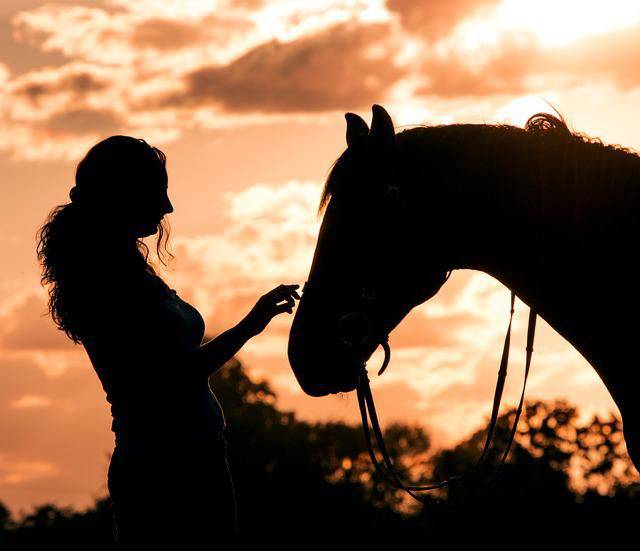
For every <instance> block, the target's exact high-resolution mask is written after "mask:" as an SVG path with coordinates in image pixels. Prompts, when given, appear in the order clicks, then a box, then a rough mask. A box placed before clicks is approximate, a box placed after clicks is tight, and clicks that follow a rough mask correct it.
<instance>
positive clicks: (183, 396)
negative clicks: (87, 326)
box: [82, 289, 225, 441]
mask: <svg viewBox="0 0 640 551" xmlns="http://www.w3.org/2000/svg"><path fill="white" fill-rule="evenodd" d="M111 300H113V297H111ZM106 302H107V301H106V300H105V301H104V304H103V306H104V308H101V311H106V312H108V314H106V317H105V318H104V319H102V323H101V326H100V327H101V329H100V330H99V331H96V332H95V333H94V334H93V335H92V336H87V337H83V339H82V343H83V345H84V347H85V349H86V351H87V354H88V355H89V358H90V360H91V363H92V364H93V367H94V369H95V371H96V373H97V374H98V377H99V379H100V382H101V383H102V388H103V389H104V391H105V393H106V398H107V401H108V402H109V403H110V404H111V415H112V417H113V422H112V425H111V429H112V430H113V432H115V433H116V441H117V438H118V436H121V437H122V436H125V435H126V436H131V435H136V434H137V435H139V436H141V437H145V438H155V437H161V438H166V437H172V436H175V437H180V438H185V437H186V438H189V437H191V436H193V437H201V436H205V435H212V434H215V435H217V434H219V433H220V431H221V430H222V429H224V426H225V419H224V414H223V412H222V408H221V407H220V404H219V402H218V400H217V399H216V397H215V394H214V393H213V391H212V390H211V388H210V387H209V383H208V375H207V374H206V373H202V372H198V371H197V370H196V368H195V367H194V366H190V365H189V363H188V361H187V357H186V353H188V352H190V351H193V350H194V349H195V348H197V347H198V346H200V344H201V343H202V340H203V337H204V320H203V318H202V316H201V315H200V313H199V312H198V310H196V308H194V307H193V306H191V305H190V304H189V303H187V302H186V301H184V300H182V299H181V298H180V297H179V296H178V294H177V292H176V291H175V289H171V290H170V293H169V296H167V298H166V299H165V300H164V301H162V302H161V303H159V304H156V303H154V304H153V305H148V304H147V305H143V304H142V303H141V302H140V301H136V300H135V299H133V300H124V301H120V302H121V303H119V304H118V303H116V304H106Z"/></svg>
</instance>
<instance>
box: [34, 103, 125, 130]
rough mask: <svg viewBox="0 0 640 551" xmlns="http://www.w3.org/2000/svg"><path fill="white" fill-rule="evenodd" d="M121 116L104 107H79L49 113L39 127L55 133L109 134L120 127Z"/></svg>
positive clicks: (122, 122)
mask: <svg viewBox="0 0 640 551" xmlns="http://www.w3.org/2000/svg"><path fill="white" fill-rule="evenodd" d="M123 125H124V121H123V120H122V119H121V117H120V116H119V115H118V114H117V113H115V112H113V111H109V110H106V109H91V108H79V109H69V110H68V111H61V112H59V113H55V114H53V115H51V116H50V117H49V118H48V119H47V120H45V121H44V122H42V123H40V124H39V128H40V129H42V130H44V131H46V132H50V133H51V134H56V135H83V134H95V133H99V134H110V133H113V132H115V131H116V130H118V129H119V128H122V126H123Z"/></svg>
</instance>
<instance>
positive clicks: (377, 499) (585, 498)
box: [0, 360, 640, 551]
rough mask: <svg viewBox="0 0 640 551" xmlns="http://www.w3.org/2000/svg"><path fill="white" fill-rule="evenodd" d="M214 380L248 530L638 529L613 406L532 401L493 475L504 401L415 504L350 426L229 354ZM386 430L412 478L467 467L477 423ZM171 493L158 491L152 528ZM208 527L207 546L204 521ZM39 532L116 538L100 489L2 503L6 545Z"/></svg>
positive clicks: (268, 537) (531, 534)
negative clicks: (384, 476)
mask: <svg viewBox="0 0 640 551" xmlns="http://www.w3.org/2000/svg"><path fill="white" fill-rule="evenodd" d="M212 386H213V387H214V388H215V389H216V394H217V396H218V397H219V399H220V401H221V402H222V404H223V407H224V410H225V415H226V417H227V423H228V436H227V440H228V443H229V453H230V463H231V468H232V471H233V475H234V482H235V485H236V493H237V496H238V517H239V525H240V529H241V531H242V533H243V534H244V537H245V539H247V540H260V541H271V542H274V543H296V542H298V543H300V544H303V543H304V544H305V545H306V544H309V543H317V542H318V541H329V540H334V541H336V542H345V541H349V542H352V541H355V542H361V543H362V542H367V543H381V542H383V541H388V538H393V540H395V541H397V542H398V543H401V542H406V543H413V542H422V543H425V544H428V543H434V542H444V541H446V542H448V543H452V542H462V541H464V542H465V543H466V542H471V543H474V544H482V545H484V544H487V543H491V544H499V543H500V542H504V543H505V544H507V543H509V544H514V543H517V542H518V540H519V539H520V540H522V539H524V540H525V542H526V543H527V544H528V545H527V546H530V545H532V544H536V545H538V546H540V545H542V546H552V547H553V548H556V546H559V545H560V544H561V542H566V543H572V544H577V543H584V542H588V543H593V542H592V538H595V537H598V538H599V537H601V536H606V537H607V538H608V539H609V543H612V542H613V541H616V540H618V539H620V541H622V539H623V538H628V537H632V536H633V535H634V533H635V531H636V530H635V525H634V521H637V519H638V518H640V517H638V513H639V512H640V509H639V507H638V505H639V504H640V496H639V494H638V485H637V484H636V482H637V480H638V479H637V473H635V471H634V469H633V467H632V466H631V464H630V461H629V459H628V457H627V456H626V454H625V451H624V441H623V438H622V427H621V423H620V421H619V420H618V419H616V418H610V419H602V418H599V417H594V418H593V419H592V420H591V421H590V422H589V423H584V424H581V423H580V422H579V420H578V412H577V411H576V408H574V407H572V406H570V405H569V404H566V403H564V402H554V403H542V402H532V403H528V404H527V406H526V408H525V411H524V414H523V417H522V419H521V421H520V425H519V430H518V433H517V436H516V440H515V442H514V446H513V448H512V451H511V454H510V457H509V461H508V463H507V464H506V465H504V467H503V468H502V469H501V470H500V472H499V473H498V474H497V475H495V476H494V467H495V465H496V464H497V462H498V456H499V450H500V449H502V445H503V444H504V442H505V441H506V439H507V436H508V432H509V427H510V423H511V421H512V420H513V416H514V412H513V411H510V412H508V413H506V414H504V415H503V416H502V417H501V418H500V422H499V425H498V431H497V435H496V450H497V451H496V452H495V453H492V454H491V455H490V456H489V460H488V462H487V466H486V468H483V469H481V470H480V471H478V473H477V474H476V475H475V476H474V478H473V480H466V481H465V482H462V483H459V484H457V485H454V486H453V487H451V488H449V489H447V490H442V491H440V492H439V493H436V494H433V496H432V497H431V498H430V499H429V501H428V502H427V504H425V505H419V504H416V503H415V502H413V501H411V500H408V499H407V498H406V496H404V495H403V494H402V493H400V492H398V491H396V490H394V489H392V488H389V487H388V486H387V485H385V484H384V483H383V482H382V481H381V480H380V479H379V478H378V476H377V475H376V474H375V473H374V472H373V470H372V466H371V463H370V460H369V458H368V455H367V452H366V449H365V445H364V439H363V437H362V432H361V428H360V427H359V426H352V425H348V424H344V423H308V422H304V421H301V420H299V419H297V418H296V417H295V415H294V414H293V413H291V412H284V411H281V410H280V409H278V407H277V401H276V396H275V394H274V392H273V391H272V389H271V388H270V387H269V385H268V384H267V383H264V382H256V381H253V380H251V379H250V378H249V377H247V375H246V374H245V372H244V370H243V368H242V366H241V365H240V363H239V362H238V361H237V360H232V361H231V362H230V363H229V364H228V365H227V366H226V367H225V369H223V370H221V371H220V372H219V373H217V374H216V375H215V376H214V377H213V380H212ZM385 433H386V434H385V436H386V438H387V442H388V445H389V447H390V448H391V449H392V450H393V460H394V462H395V464H396V465H397V467H398V469H399V470H400V471H401V472H402V474H403V475H404V476H405V478H407V479H409V480H411V481H413V482H416V483H420V482H421V481H424V480H426V479H431V478H436V479H441V478H447V477H449V476H451V475H453V474H457V473H459V472H462V471H464V470H466V469H467V468H469V467H470V466H471V465H472V464H473V463H474V462H475V460H476V458H477V457H478V455H479V453H480V452H481V449H482V444H483V441H484V436H485V429H484V428H483V429H482V430H479V431H478V432H476V433H475V434H472V435H471V436H470V437H469V438H468V439H467V440H465V441H464V442H463V443H461V444H460V445H458V446H456V447H455V448H452V449H447V450H442V451H439V452H437V453H435V454H432V453H430V452H431V450H430V449H429V448H430V441H429V436H428V434H427V433H426V432H425V431H424V430H423V429H422V428H421V427H418V426H409V425H400V424H396V425H392V426H390V427H388V428H387V429H386V431H385ZM214 498H215V497H214ZM180 505H181V504H177V503H167V504H166V517H165V518H163V519H159V523H158V525H159V529H162V525H163V523H166V522H171V518H172V511H174V510H175V509H176V508H177V507H180ZM185 529H188V527H185ZM211 537H212V542H211V546H212V548H215V546H214V543H215V541H216V536H215V524H214V523H213V522H212V532H211ZM514 538H515V539H514ZM45 546H46V547H47V548H51V547H53V548H56V549H57V548H60V549H88V550H89V549H91V550H96V551H100V550H103V549H104V550H107V549H109V550H111V549H114V544H113V527H112V519H111V510H110V506H109V500H108V498H103V499H100V500H98V501H96V503H95V505H94V506H93V507H90V508H89V509H87V510H85V511H75V510H72V509H70V508H60V507H55V506H53V505H41V506H39V507H36V508H35V509H34V510H33V512H31V513H30V514H28V515H26V516H24V517H22V518H19V519H15V518H13V517H12V516H11V514H10V512H9V511H8V510H7V509H6V507H3V506H2V505H1V504H0V548H1V549H29V550H30V549H41V548H44V547H45ZM203 548H207V547H203Z"/></svg>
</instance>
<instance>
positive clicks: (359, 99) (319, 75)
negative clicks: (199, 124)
mask: <svg viewBox="0 0 640 551" xmlns="http://www.w3.org/2000/svg"><path fill="white" fill-rule="evenodd" d="M388 33H389V28H388V27H387V26H386V25H366V26H363V25H353V24H352V25H349V24H343V25H338V26H334V27H331V28H329V29H327V30H325V31H323V32H320V33H318V34H315V35H311V36H305V37H303V38H299V39H298V40H294V41H292V42H287V43H283V42H279V41H276V40H274V41H272V42H269V43H266V44H262V45H260V46H258V47H256V48H254V49H253V50H251V51H249V52H248V53H246V54H245V55H243V56H241V57H240V58H238V59H236V60H235V61H233V62H232V63H230V64H229V65H225V66H215V67H203V68H201V69H198V70H196V71H194V72H192V73H190V74H189V75H187V76H186V78H185V84H186V91H185V92H184V93H181V94H179V95H173V96H171V97H169V98H164V99H163V100H162V103H164V104H165V105H174V106H175V105H178V106H185V107H186V106H193V105H204V104H209V103H212V104H218V105H220V106H222V107H223V108H224V109H226V110H227V111H234V112H248V111H261V112H296V111H322V110H331V109H346V108H355V107H360V106H364V105H368V104H371V103H373V102H375V101H381V98H382V97H383V96H384V94H385V93H386V92H387V90H388V89H389V88H390V86H391V85H392V84H394V83H395V82H396V81H397V80H398V79H399V78H400V77H401V76H402V75H403V71H402V70H401V69H400V68H398V67H397V66H396V65H394V63H393V61H392V60H391V59H390V56H389V54H388V53H383V54H382V55H374V54H373V53H372V51H371V49H372V48H373V47H378V46H382V47H383V46H384V44H385V39H386V38H387V37H388Z"/></svg>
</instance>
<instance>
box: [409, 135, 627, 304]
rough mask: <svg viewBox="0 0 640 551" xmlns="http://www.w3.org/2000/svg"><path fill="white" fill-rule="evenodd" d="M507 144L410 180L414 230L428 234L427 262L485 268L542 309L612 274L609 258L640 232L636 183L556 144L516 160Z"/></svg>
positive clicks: (603, 281)
mask: <svg viewBox="0 0 640 551" xmlns="http://www.w3.org/2000/svg"><path fill="white" fill-rule="evenodd" d="M500 145H501V144H496V146H494V147H492V148H487V149H485V150H483V151H479V152H477V153H476V154H475V155H469V156H468V157H467V158H466V159H465V160H466V162H465V163H462V164H460V165H459V166H456V167H454V168H453V169H451V170H449V171H448V173H447V175H446V177H444V176H443V177H442V178H437V176H436V178H433V177H432V174H431V173H430V174H429V175H428V176H423V178H424V179H426V178H431V180H432V181H431V182H429V183H427V182H424V181H422V182H415V183H416V184H417V185H415V186H412V187H413V189H416V190H418V193H417V199H416V200H415V201H412V206H411V207H410V208H411V209H412V210H413V213H411V214H410V215H409V216H408V217H409V218H411V219H413V220H416V221H418V222H417V224H416V225H414V226H413V228H412V233H413V235H414V236H416V237H417V238H418V239H419V240H421V243H424V240H425V239H428V241H429V252H428V253H427V254H425V255H424V256H423V257H422V259H421V262H422V263H423V264H424V267H425V268H427V269H428V267H429V265H433V264H436V265H437V266H438V267H439V268H444V269H449V270H454V269H473V270H478V271H482V272H485V273H487V274H489V275H491V276H492V277H494V278H496V279H498V280H499V281H500V282H502V283H503V284H504V285H506V286H507V287H509V288H510V289H513V290H514V291H515V292H516V293H517V294H518V295H519V296H520V297H521V298H522V299H523V300H525V302H527V303H528V304H531V305H535V306H536V307H537V308H538V309H539V310H541V311H543V310H544V309H545V308H546V306H547V304H546V303H547V302H549V300H551V299H554V300H555V299H556V298H557V296H558V295H560V294H562V293H565V294H566V293H568V294H571V293H573V294H575V295H576V296H577V295H578V294H579V293H581V292H584V291H585V290H587V289H590V288H591V289H593V286H594V285H606V284H607V282H608V281H609V279H611V281H613V277H614V274H615V269H614V268H613V267H612V266H611V263H613V262H616V261H619V262H623V261H624V256H623V255H624V254H625V253H626V254H628V252H627V251H628V250H629V249H628V248H627V247H630V246H631V244H632V243H635V242H636V240H635V237H636V235H637V233H638V232H637V231H636V226H635V222H634V221H635V220H636V219H637V218H638V217H637V215H636V214H635V210H634V209H633V208H631V205H634V204H637V202H638V192H637V186H635V185H632V186H630V185H629V184H628V182H623V183H621V184H620V185H618V184H616V183H615V182H611V181H606V182H603V181H602V179H601V178H599V175H600V176H601V177H606V174H605V173H606V170H607V168H608V165H606V164H605V165H604V166H598V165H597V164H595V165H592V166H590V167H589V169H588V170H587V169H585V168H584V166H582V165H581V164H580V163H579V162H576V159H575V158H564V157H563V154H562V153H558V152H557V151H550V152H549V153H548V155H547V152H545V151H541V152H538V154H537V155H531V156H525V155H522V156H521V158H520V159H519V160H518V161H516V162H511V161H510V159H509V152H505V151H504V149H503V148H502V147H500ZM413 168H414V169H415V170H414V171H413V172H414V173H415V174H418V175H419V174H420V170H419V169H418V167H413ZM435 182H437V183H438V185H437V186H436V185H435ZM425 190H426V192H427V194H425V193H424V191H425ZM420 193H422V196H421V197H420ZM427 197H428V199H427ZM418 198H419V199H418ZM414 250H423V248H422V247H420V246H419V244H418V243H416V244H415V246H414Z"/></svg>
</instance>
